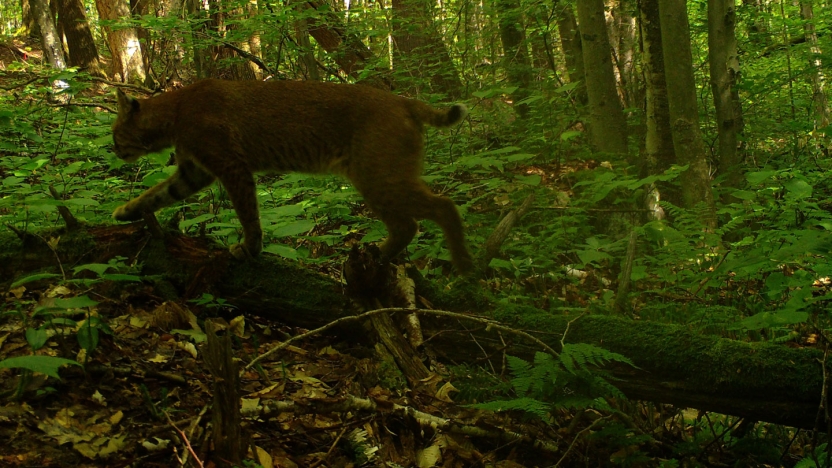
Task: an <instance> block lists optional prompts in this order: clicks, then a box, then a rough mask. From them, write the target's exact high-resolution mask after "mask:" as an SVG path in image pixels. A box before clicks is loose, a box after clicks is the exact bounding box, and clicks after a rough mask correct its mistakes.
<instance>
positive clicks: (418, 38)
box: [391, 0, 462, 99]
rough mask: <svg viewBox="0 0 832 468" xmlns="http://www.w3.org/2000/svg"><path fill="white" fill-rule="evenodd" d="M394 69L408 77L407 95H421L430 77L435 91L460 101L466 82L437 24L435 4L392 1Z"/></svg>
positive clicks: (415, 0)
mask: <svg viewBox="0 0 832 468" xmlns="http://www.w3.org/2000/svg"><path fill="white" fill-rule="evenodd" d="M391 5H392V6H393V42H394V44H395V47H394V48H393V68H394V70H396V71H397V72H404V75H408V76H409V79H408V80H407V81H408V82H407V83H405V84H404V86H402V89H403V90H406V94H410V95H413V96H416V95H418V94H419V85H420V82H422V81H424V77H428V80H427V82H428V83H430V85H431V92H434V93H442V94H445V95H447V96H448V97H450V98H451V99H456V98H458V97H460V96H461V95H462V81H460V79H459V74H458V73H457V71H456V69H455V68H454V66H453V62H452V61H451V57H450V55H449V54H448V49H447V48H446V47H445V44H444V43H443V42H442V38H441V36H440V35H439V32H438V31H437V29H436V27H435V25H434V24H433V23H434V21H433V14H432V12H431V3H430V2H426V1H425V0H392V3H391Z"/></svg>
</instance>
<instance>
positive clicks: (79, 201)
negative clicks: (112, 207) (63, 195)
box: [64, 198, 100, 206]
mask: <svg viewBox="0 0 832 468" xmlns="http://www.w3.org/2000/svg"><path fill="white" fill-rule="evenodd" d="M64 204H66V205H73V206H98V205H100V203H98V201H97V200H92V199H90V198H70V199H69V200H64Z"/></svg>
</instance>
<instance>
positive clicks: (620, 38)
mask: <svg viewBox="0 0 832 468" xmlns="http://www.w3.org/2000/svg"><path fill="white" fill-rule="evenodd" d="M633 8H634V6H633V5H630V4H629V2H626V1H623V0H622V1H619V2H618V3H617V4H616V5H615V7H614V8H613V9H612V11H611V13H612V15H611V16H612V21H611V23H612V24H611V26H612V30H613V31H615V34H614V35H611V36H612V37H615V43H614V49H613V50H615V62H616V63H615V65H616V67H615V70H616V71H617V72H618V73H617V74H616V76H617V77H618V81H619V90H620V94H621V100H622V101H623V102H624V104H625V106H626V107H636V106H637V105H639V103H640V101H639V100H638V98H637V92H636V86H635V83H636V79H635V74H634V70H635V45H636V19H635V17H634V16H633V15H632V14H631V13H630V12H631V11H632V9H633Z"/></svg>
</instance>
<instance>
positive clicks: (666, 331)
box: [0, 223, 823, 429]
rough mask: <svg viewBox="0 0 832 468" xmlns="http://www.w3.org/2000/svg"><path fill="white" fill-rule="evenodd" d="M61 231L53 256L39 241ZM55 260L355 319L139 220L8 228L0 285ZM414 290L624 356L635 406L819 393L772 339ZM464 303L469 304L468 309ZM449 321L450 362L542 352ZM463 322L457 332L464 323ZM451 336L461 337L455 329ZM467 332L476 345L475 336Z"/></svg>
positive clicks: (281, 266)
mask: <svg viewBox="0 0 832 468" xmlns="http://www.w3.org/2000/svg"><path fill="white" fill-rule="evenodd" d="M58 235H60V242H59V243H58V245H57V251H56V252H52V250H50V248H49V247H47V245H46V243H45V241H44V239H47V240H48V239H51V238H55V237H57V236H58ZM56 253H57V256H58V258H60V261H61V263H62V264H63V265H70V264H84V263H107V261H108V260H109V259H111V258H114V257H116V256H122V257H125V258H127V259H128V262H129V263H133V262H136V263H137V264H141V265H143V271H142V274H143V275H145V276H146V277H147V278H153V279H152V280H151V279H148V280H147V281H148V282H151V281H152V282H153V283H152V284H153V285H154V286H155V289H156V292H155V294H156V295H157V296H160V297H163V298H165V299H169V300H186V299H189V298H193V297H199V296H200V295H201V294H202V293H203V292H206V291H210V292H211V293H213V294H214V295H215V296H218V297H222V298H224V299H226V300H227V301H228V302H229V303H231V304H234V305H236V306H237V307H239V309H240V310H241V311H244V312H246V313H249V314H255V315H259V316H262V317H265V318H268V319H271V320H278V321H281V322H284V323H287V324H289V325H293V326H297V327H302V328H317V327H319V326H322V325H324V324H326V323H329V322H331V321H333V320H335V319H337V318H340V317H344V316H346V315H352V314H353V309H354V307H353V306H352V304H351V301H350V300H349V299H348V298H347V297H345V296H344V287H343V285H342V284H340V282H337V281H335V280H333V279H331V278H329V277H326V276H323V275H320V274H317V273H315V272H312V271H311V270H308V269H306V268H304V267H303V266H301V265H299V264H297V263H294V262H288V261H285V260H282V259H280V258H278V257H275V256H270V255H263V256H261V257H259V258H257V259H255V260H251V261H248V262H239V261H236V260H234V259H233V258H232V257H231V255H230V254H229V253H228V252H227V250H226V249H224V248H222V247H220V246H217V245H216V244H214V243H213V242H211V241H210V240H208V239H200V238H189V237H186V236H183V235H181V234H178V233H175V232H173V233H168V234H166V235H165V239H157V238H153V237H152V236H151V234H150V233H149V232H148V231H147V230H146V229H145V228H144V226H143V225H142V223H133V224H127V225H119V226H98V227H87V228H82V229H79V230H76V231H73V232H63V233H45V232H44V233H38V236H34V235H29V236H25V237H24V239H23V241H22V242H21V241H20V240H19V239H18V238H16V237H15V236H14V234H12V233H11V232H6V233H5V234H2V235H0V282H2V283H5V285H8V284H9V283H11V282H12V281H14V280H15V279H20V278H21V277H23V276H27V275H30V274H32V273H33V272H44V271H50V269H51V270H54V271H55V272H59V271H60V270H59V268H58V265H57V262H56ZM415 279H416V280H417V281H416V283H417V284H416V287H417V292H418V294H419V295H420V296H423V297H425V298H426V299H428V300H429V301H431V302H432V303H433V304H434V305H435V306H437V307H445V308H452V307H451V306H450V304H455V308H457V309H467V310H468V311H470V312H475V313H477V314H480V315H487V316H490V318H493V319H496V320H499V321H500V322H501V323H503V324H505V325H508V326H513V327H515V328H517V329H522V330H533V333H534V334H535V335H536V336H537V337H538V338H539V339H541V340H543V341H544V342H546V343H547V344H548V345H549V346H551V347H552V348H554V349H555V350H557V349H559V348H560V342H561V339H562V338H563V334H564V332H565V330H567V327H568V332H567V336H566V339H565V341H566V342H567V343H590V344H594V345H597V346H600V347H602V348H604V349H607V350H610V351H613V352H617V353H621V354H623V355H625V356H627V357H629V358H630V359H631V360H632V361H633V362H634V363H635V364H636V365H637V366H638V368H636V369H634V368H629V367H616V368H613V369H611V372H612V374H613V376H615V377H616V378H618V379H620V380H616V381H615V382H614V384H615V385H616V386H618V387H619V388H620V389H621V390H623V391H624V393H625V394H626V395H627V396H628V397H630V398H633V399H642V400H651V401H657V402H662V403H672V404H675V405H677V406H681V407H693V408H698V409H702V410H707V411H716V412H720V413H726V414H732V415H736V416H742V417H746V418H751V419H754V420H758V421H768V422H774V423H780V424H786V425H791V426H796V427H801V428H806V429H811V428H812V427H813V426H814V423H815V415H816V410H817V406H818V403H819V402H820V398H821V388H822V386H823V372H822V368H821V362H822V357H823V353H822V352H820V351H819V350H817V349H810V348H806V349H800V348H788V347H785V346H778V345H773V344H769V343H747V342H742V341H735V340H729V339H724V338H719V337H716V336H712V335H702V334H700V333H697V332H694V331H691V330H690V329H689V328H688V327H685V326H678V325H666V324H659V323H651V322H644V321H633V320H629V319H624V318H619V317H613V316H605V315H587V316H583V317H579V318H576V317H575V316H567V315H552V314H551V313H550V312H545V311H540V310H537V309H534V308H531V307H517V306H510V305H503V306H496V307H494V306H492V305H490V303H489V302H488V300H487V299H485V298H483V297H482V296H481V294H482V290H481V288H480V287H479V285H478V283H477V282H476V281H472V282H469V283H466V282H464V281H463V282H458V283H457V284H456V286H455V290H451V292H450V293H447V292H437V291H436V290H435V289H434V288H432V285H431V284H430V283H428V282H426V281H424V280H423V279H421V278H420V277H416V278H415ZM466 304H467V305H466ZM451 320H453V321H456V319H449V318H447V317H441V318H438V317H435V316H430V315H424V316H423V317H422V324H423V327H424V335H425V336H431V337H433V338H432V339H431V340H430V346H431V347H432V349H433V350H434V351H435V352H437V353H439V354H440V355H441V356H444V357H445V358H446V359H447V360H448V361H449V362H455V363H462V362H468V363H481V362H482V359H483V353H485V355H486V357H487V358H488V359H491V360H492V361H493V362H492V365H493V366H494V368H500V367H501V365H502V362H503V361H502V359H503V353H508V354H511V355H515V356H519V357H523V358H526V359H530V358H531V357H532V356H533V353H534V352H536V351H539V350H540V349H539V348H536V347H534V346H533V345H532V344H531V343H528V342H524V341H522V340H520V339H517V338H515V337H513V336H509V335H505V334H504V335H503V336H500V335H499V334H497V333H496V332H494V331H490V330H489V329H487V327H486V326H485V325H482V326H480V327H479V328H477V324H476V323H474V324H472V323H464V324H463V323H461V322H460V323H449V321H451ZM462 325H464V326H462ZM454 330H459V331H454ZM335 333H336V335H339V336H340V337H343V338H345V339H352V340H359V341H363V340H361V338H360V337H361V336H363V334H366V333H367V331H366V330H365V329H364V328H361V327H360V326H357V325H354V326H352V327H351V328H349V329H342V330H340V332H338V331H335ZM472 337H473V338H472Z"/></svg>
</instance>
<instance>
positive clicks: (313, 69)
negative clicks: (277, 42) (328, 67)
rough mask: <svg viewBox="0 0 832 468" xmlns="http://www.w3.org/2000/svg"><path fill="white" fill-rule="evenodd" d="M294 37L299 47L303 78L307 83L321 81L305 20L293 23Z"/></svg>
mask: <svg viewBox="0 0 832 468" xmlns="http://www.w3.org/2000/svg"><path fill="white" fill-rule="evenodd" d="M295 37H296V38H297V43H298V47H300V60H301V62H302V63H303V69H304V70H303V71H304V75H305V78H306V79H307V80H309V81H321V74H320V73H319V72H318V62H317V60H315V51H314V49H313V48H312V42H311V41H310V40H309V27H308V25H307V21H306V20H305V19H301V20H298V21H295Z"/></svg>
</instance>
